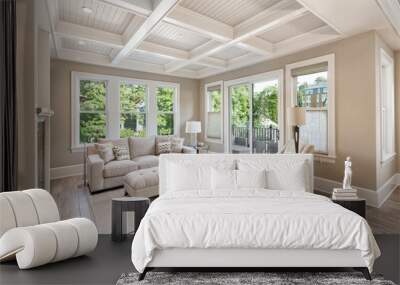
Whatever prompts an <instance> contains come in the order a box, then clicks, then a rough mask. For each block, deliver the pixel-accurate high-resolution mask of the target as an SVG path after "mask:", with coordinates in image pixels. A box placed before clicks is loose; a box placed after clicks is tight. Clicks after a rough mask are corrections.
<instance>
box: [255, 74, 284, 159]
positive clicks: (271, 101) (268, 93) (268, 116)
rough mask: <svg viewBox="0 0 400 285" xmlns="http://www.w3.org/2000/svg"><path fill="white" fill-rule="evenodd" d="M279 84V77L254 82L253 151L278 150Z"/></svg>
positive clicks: (272, 151)
mask: <svg viewBox="0 0 400 285" xmlns="http://www.w3.org/2000/svg"><path fill="white" fill-rule="evenodd" d="M278 84H279V81H278V80H277V79H275V80H268V81H262V82H255V83H253V84H252V85H253V88H252V89H253V93H252V153H277V152H278V147H279V125H278V112H279V104H278V103H279V102H278V100H279V94H278V93H279V91H278Z"/></svg>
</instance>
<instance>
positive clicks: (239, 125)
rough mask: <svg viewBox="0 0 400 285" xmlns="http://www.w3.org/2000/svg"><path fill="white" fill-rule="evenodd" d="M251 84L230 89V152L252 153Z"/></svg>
mask: <svg viewBox="0 0 400 285" xmlns="http://www.w3.org/2000/svg"><path fill="white" fill-rule="evenodd" d="M251 93H252V85H251V84H248V83H246V84H239V85H234V86H231V87H230V88H229V125H230V126H229V128H230V135H229V137H230V139H229V151H230V152H231V153H251V143H250V142H251V131H250V130H251V109H252V107H251Z"/></svg>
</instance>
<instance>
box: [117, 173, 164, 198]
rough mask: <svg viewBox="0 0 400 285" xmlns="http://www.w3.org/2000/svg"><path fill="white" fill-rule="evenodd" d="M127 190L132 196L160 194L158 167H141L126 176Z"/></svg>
mask: <svg viewBox="0 0 400 285" xmlns="http://www.w3.org/2000/svg"><path fill="white" fill-rule="evenodd" d="M124 186H125V191H126V193H127V194H128V195H129V196H132V197H155V196H158V167H151V168H145V169H139V170H137V171H134V172H131V173H129V174H127V175H126V176H125V177H124Z"/></svg>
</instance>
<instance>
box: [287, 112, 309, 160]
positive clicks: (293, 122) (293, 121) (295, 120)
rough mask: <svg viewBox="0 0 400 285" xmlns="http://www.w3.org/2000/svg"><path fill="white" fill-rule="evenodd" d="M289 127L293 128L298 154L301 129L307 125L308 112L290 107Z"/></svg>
mask: <svg viewBox="0 0 400 285" xmlns="http://www.w3.org/2000/svg"><path fill="white" fill-rule="evenodd" d="M287 112H288V125H289V126H292V127H293V139H294V144H295V148H296V153H299V142H300V127H299V126H302V125H305V124H306V110H305V109H304V108H301V107H289V108H288V109H287Z"/></svg>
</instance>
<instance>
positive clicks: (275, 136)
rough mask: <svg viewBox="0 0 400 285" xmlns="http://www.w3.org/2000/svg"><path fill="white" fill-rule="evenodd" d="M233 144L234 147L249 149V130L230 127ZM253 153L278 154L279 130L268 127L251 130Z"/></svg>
mask: <svg viewBox="0 0 400 285" xmlns="http://www.w3.org/2000/svg"><path fill="white" fill-rule="evenodd" d="M232 138H233V144H234V145H236V146H242V147H250V143H249V128H247V127H236V126H232ZM252 138H253V139H252V140H253V151H254V152H256V153H276V152H278V143H279V129H278V128H275V127H272V126H269V127H266V128H265V127H262V128H253V130H252Z"/></svg>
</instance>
